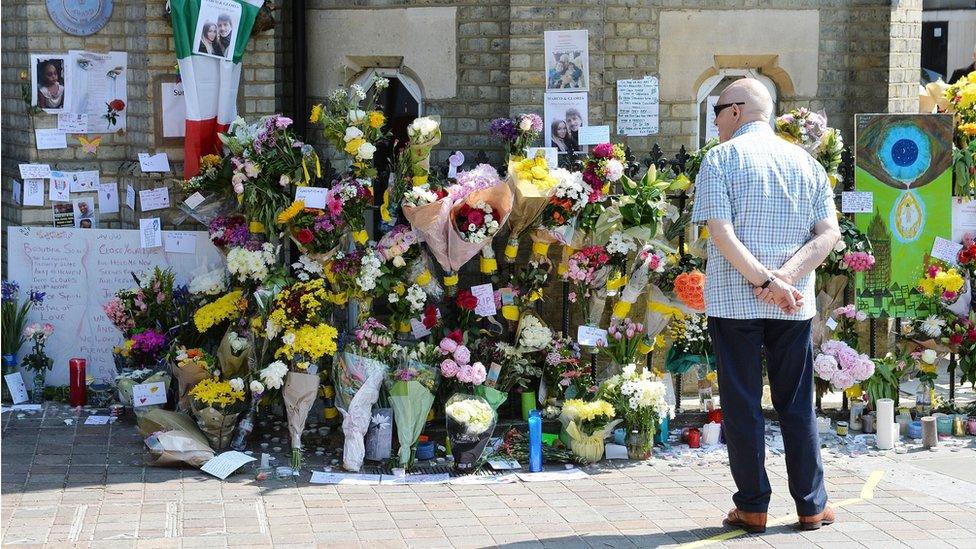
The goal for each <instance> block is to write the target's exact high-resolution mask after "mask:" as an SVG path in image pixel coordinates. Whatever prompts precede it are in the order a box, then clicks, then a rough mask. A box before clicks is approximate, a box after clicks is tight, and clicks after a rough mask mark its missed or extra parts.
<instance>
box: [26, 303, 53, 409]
mask: <svg viewBox="0 0 976 549" xmlns="http://www.w3.org/2000/svg"><path fill="white" fill-rule="evenodd" d="M28 303H30V302H29V301H28ZM52 334H54V325H52V324H51V323H48V322H45V323H44V324H43V325H42V324H40V323H38V322H34V323H32V324H30V325H29V326H27V327H26V328H24V335H23V337H24V340H25V341H30V342H31V351H30V353H28V355H27V356H25V357H24V360H23V361H22V362H21V366H23V368H24V369H25V370H30V371H32V372H34V389H33V391H32V393H31V397H32V398H31V400H32V402H34V403H37V404H39V403H41V402H44V378H45V377H46V376H47V373H48V371H50V370H51V367H52V366H54V360H53V359H52V358H51V357H49V356H47V353H45V352H44V344H45V343H47V340H48V338H49V337H51V335H52Z"/></svg>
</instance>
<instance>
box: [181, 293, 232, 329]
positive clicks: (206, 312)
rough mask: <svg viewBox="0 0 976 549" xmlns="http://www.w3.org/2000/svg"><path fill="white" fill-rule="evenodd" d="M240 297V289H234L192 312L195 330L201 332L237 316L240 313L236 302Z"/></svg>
mask: <svg viewBox="0 0 976 549" xmlns="http://www.w3.org/2000/svg"><path fill="white" fill-rule="evenodd" d="M240 299H241V291H240V290H235V291H233V292H230V293H228V294H226V295H224V296H221V297H219V298H218V299H216V300H214V301H213V302H211V303H207V304H206V305H204V306H202V307H200V308H199V309H197V312H195V313H193V323H194V324H196V327H197V331H198V332H200V333H201V334H202V333H204V332H206V331H207V330H209V329H210V328H213V327H214V326H216V325H217V324H220V323H221V322H224V321H225V320H231V319H234V318H237V316H238V315H239V314H240V310H239V309H238V308H237V302H238V300H240Z"/></svg>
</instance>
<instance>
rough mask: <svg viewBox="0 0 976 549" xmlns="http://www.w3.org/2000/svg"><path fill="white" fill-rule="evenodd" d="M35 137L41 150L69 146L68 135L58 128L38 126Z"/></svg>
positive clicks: (38, 148)
mask: <svg viewBox="0 0 976 549" xmlns="http://www.w3.org/2000/svg"><path fill="white" fill-rule="evenodd" d="M34 139H36V140H37V150H39V151H49V150H55V149H67V148H68V136H67V135H66V134H65V133H64V132H63V131H61V130H59V129H57V128H38V129H36V130H34Z"/></svg>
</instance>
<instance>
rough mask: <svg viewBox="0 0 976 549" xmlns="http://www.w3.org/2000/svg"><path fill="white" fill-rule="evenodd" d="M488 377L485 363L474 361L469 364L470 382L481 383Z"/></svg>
mask: <svg viewBox="0 0 976 549" xmlns="http://www.w3.org/2000/svg"><path fill="white" fill-rule="evenodd" d="M487 378H488V372H486V371H485V365H484V364H482V363H480V362H475V363H474V364H472V365H471V381H470V382H471V383H474V384H475V385H481V384H482V383H484V382H485V379H487Z"/></svg>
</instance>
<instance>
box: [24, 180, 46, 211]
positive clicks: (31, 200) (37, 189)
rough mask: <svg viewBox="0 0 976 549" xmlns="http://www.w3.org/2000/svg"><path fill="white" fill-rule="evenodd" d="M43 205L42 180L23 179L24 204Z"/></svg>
mask: <svg viewBox="0 0 976 549" xmlns="http://www.w3.org/2000/svg"><path fill="white" fill-rule="evenodd" d="M43 205H44V180H43V179H25V180H24V206H43Z"/></svg>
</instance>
